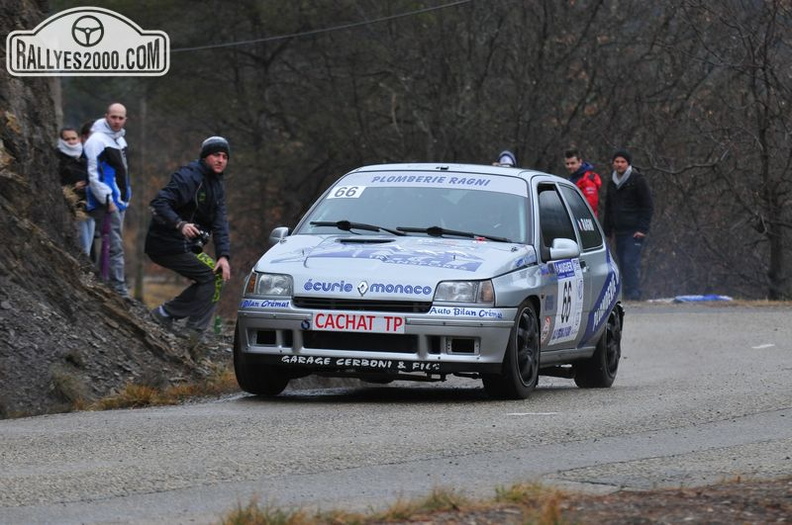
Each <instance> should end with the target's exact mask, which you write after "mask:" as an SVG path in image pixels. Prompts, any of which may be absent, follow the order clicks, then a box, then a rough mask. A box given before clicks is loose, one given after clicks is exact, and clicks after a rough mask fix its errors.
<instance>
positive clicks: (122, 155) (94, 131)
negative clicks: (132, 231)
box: [83, 103, 132, 298]
mask: <svg viewBox="0 0 792 525" xmlns="http://www.w3.org/2000/svg"><path fill="white" fill-rule="evenodd" d="M126 120H127V112H126V108H125V107H124V106H123V105H122V104H119V103H113V104H110V106H108V108H107V112H106V113H105V116H104V118H100V119H99V120H97V121H96V122H94V125H93V127H92V128H91V136H90V137H88V140H86V141H85V144H84V145H83V151H84V153H85V158H86V159H87V162H88V186H89V189H88V191H87V192H86V210H87V211H88V213H89V215H90V216H91V217H93V219H94V220H95V221H96V228H97V229H99V231H100V232H102V235H103V238H104V239H106V240H107V246H103V247H102V251H103V252H104V253H103V255H102V256H100V257H99V265H100V269H101V273H102V278H103V279H104V280H106V281H107V282H108V284H109V285H110V287H111V288H112V289H113V290H115V291H116V292H118V294H119V295H121V297H124V298H129V291H128V290H127V286H126V278H125V274H124V239H123V228H124V215H125V213H126V210H127V208H128V207H129V200H130V199H131V198H132V188H131V186H130V183H129V164H128V163H127V143H126V140H125V139H124V135H125V134H126V131H125V130H124V124H126Z"/></svg>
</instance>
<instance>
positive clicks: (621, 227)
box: [602, 150, 654, 301]
mask: <svg viewBox="0 0 792 525" xmlns="http://www.w3.org/2000/svg"><path fill="white" fill-rule="evenodd" d="M612 163H613V173H612V175H611V180H610V181H609V182H608V189H607V192H606V194H605V217H604V220H603V224H602V227H603V229H604V230H605V235H606V236H608V238H610V239H611V241H612V242H614V243H615V245H616V260H617V261H618V263H619V269H620V270H621V273H622V282H623V285H624V289H623V293H624V298H625V299H626V300H628V301H639V300H640V299H641V250H642V249H643V245H644V240H645V239H646V236H647V235H648V234H649V226H650V224H651V222H652V213H653V212H654V204H653V202H652V192H651V190H650V189H649V184H647V182H646V179H645V178H644V176H643V175H642V174H641V173H640V172H639V171H638V169H637V168H635V167H634V166H633V165H632V156H631V155H630V153H629V152H628V151H626V150H619V151H617V152H616V153H614V154H613V158H612Z"/></svg>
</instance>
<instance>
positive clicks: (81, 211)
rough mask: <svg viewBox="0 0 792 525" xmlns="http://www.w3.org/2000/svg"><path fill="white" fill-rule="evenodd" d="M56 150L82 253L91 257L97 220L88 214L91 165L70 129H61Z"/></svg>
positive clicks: (78, 140)
mask: <svg viewBox="0 0 792 525" xmlns="http://www.w3.org/2000/svg"><path fill="white" fill-rule="evenodd" d="M56 150H57V154H58V173H59V174H60V183H61V186H63V192H64V195H66V198H67V199H68V200H69V203H70V204H71V207H72V211H73V212H74V218H75V220H76V221H77V235H78V237H79V240H80V249H81V250H82V252H83V253H85V254H86V255H89V256H90V255H91V244H92V243H93V235H94V220H93V218H92V217H91V216H90V215H88V213H87V212H86V210H85V205H86V203H85V201H86V194H85V190H86V186H87V185H88V161H87V159H86V158H85V155H84V154H83V144H82V141H81V140H80V136H79V135H78V134H77V130H76V129H74V128H70V127H65V128H63V129H61V130H60V134H59V137H58V145H57V148H56Z"/></svg>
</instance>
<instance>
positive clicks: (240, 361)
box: [234, 327, 291, 397]
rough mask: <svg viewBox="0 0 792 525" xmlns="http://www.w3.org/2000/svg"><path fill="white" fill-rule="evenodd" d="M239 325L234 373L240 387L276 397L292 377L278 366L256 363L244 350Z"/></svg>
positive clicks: (257, 393) (236, 333)
mask: <svg viewBox="0 0 792 525" xmlns="http://www.w3.org/2000/svg"><path fill="white" fill-rule="evenodd" d="M238 331H239V330H238V327H237V329H236V330H234V374H235V375H236V380H237V383H239V387H240V388H241V389H242V390H244V391H245V392H248V393H250V394H255V395H257V396H267V397H275V396H277V395H278V394H280V393H281V392H283V389H285V388H286V386H287V385H288V384H289V380H290V379H291V377H290V376H289V375H288V374H287V373H286V371H285V370H281V369H279V368H278V367H276V366H268V365H263V364H261V363H254V362H252V360H251V359H250V358H249V357H248V356H246V355H245V353H244V352H243V351H242V347H241V343H240V337H239V333H238Z"/></svg>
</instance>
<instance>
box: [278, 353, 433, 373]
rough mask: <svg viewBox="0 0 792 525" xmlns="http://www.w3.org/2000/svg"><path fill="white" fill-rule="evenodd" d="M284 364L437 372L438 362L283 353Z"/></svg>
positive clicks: (281, 360)
mask: <svg viewBox="0 0 792 525" xmlns="http://www.w3.org/2000/svg"><path fill="white" fill-rule="evenodd" d="M280 362H281V363H283V364H284V365H305V366H308V365H311V366H320V367H330V368H356V369H366V370H396V371H399V372H439V371H440V363H425V362H420V361H397V360H394V359H365V358H362V359H361V358H356V357H315V356H308V355H284V356H282V357H281V358H280Z"/></svg>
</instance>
